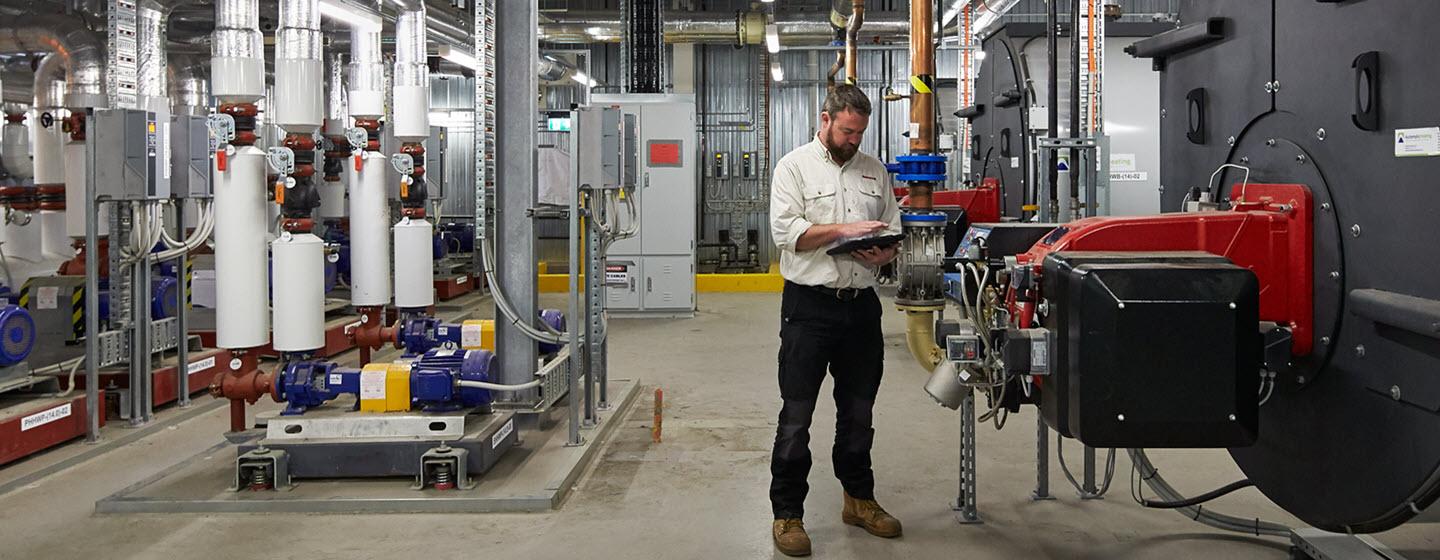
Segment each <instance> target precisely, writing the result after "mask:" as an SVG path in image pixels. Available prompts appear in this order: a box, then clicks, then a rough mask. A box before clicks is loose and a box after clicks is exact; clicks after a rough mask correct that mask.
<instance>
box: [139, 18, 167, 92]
mask: <svg viewBox="0 0 1440 560" xmlns="http://www.w3.org/2000/svg"><path fill="white" fill-rule="evenodd" d="M135 47H136V48H135V50H136V53H137V54H138V56H139V58H138V60H137V61H136V63H135V77H136V80H135V86H136V92H135V93H136V99H137V100H138V101H139V106H140V107H141V108H143V109H145V110H148V111H158V110H161V109H169V108H170V99H169V94H170V91H169V89H168V88H167V87H166V78H167V74H168V72H169V67H168V65H167V64H166V62H165V12H164V11H163V10H162V8H161V6H160V5H159V4H158V3H156V2H141V3H140V4H139V5H137V6H136V7H135Z"/></svg>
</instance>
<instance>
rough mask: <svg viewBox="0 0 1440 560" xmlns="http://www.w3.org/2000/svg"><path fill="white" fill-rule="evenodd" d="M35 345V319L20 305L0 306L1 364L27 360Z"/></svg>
mask: <svg viewBox="0 0 1440 560" xmlns="http://www.w3.org/2000/svg"><path fill="white" fill-rule="evenodd" d="M34 347H35V320H34V319H31V318H30V312H29V311H26V310H25V308H23V307H20V306H18V305H6V306H5V307H3V308H0V366H4V367H9V366H13V365H15V364H18V363H20V362H23V361H25V358H27V357H29V356H30V350H31V349H33V348H34Z"/></svg>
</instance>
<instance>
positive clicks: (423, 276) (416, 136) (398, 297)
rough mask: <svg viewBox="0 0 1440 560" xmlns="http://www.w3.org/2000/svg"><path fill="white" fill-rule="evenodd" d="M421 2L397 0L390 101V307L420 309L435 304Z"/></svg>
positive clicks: (427, 87) (405, 310)
mask: <svg viewBox="0 0 1440 560" xmlns="http://www.w3.org/2000/svg"><path fill="white" fill-rule="evenodd" d="M425 33H426V29H425V3H424V2H423V1H422V0H402V1H401V12H400V15H399V16H397V17H396V18H395V70H394V84H393V88H394V89H393V93H392V97H393V103H394V105H393V106H394V112H395V118H394V119H393V121H392V124H393V126H394V127H395V140H396V141H398V142H400V153H398V154H395V155H393V156H392V157H391V161H392V163H393V164H394V166H395V168H396V170H398V171H399V172H400V175H401V178H400V213H401V216H402V217H401V218H400V222H399V223H397V224H395V227H394V232H395V243H394V255H395V261H394V262H395V307H397V308H399V309H400V311H401V312H402V313H423V312H425V311H426V310H428V308H429V307H430V306H431V305H434V304H435V262H434V261H433V260H432V259H431V251H430V245H431V243H432V241H431V237H432V236H433V232H434V228H433V226H431V224H430V222H429V221H428V220H426V219H425V203H426V199H427V194H428V193H427V189H426V185H425V146H424V144H423V142H424V141H425V139H426V138H429V137H430V73H429V68H428V67H427V66H426V54H425Z"/></svg>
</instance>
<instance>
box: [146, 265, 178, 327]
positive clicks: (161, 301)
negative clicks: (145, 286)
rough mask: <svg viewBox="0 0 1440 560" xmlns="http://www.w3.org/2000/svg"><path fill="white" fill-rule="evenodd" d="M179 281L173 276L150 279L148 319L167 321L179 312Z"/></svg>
mask: <svg viewBox="0 0 1440 560" xmlns="http://www.w3.org/2000/svg"><path fill="white" fill-rule="evenodd" d="M179 307H180V281H179V280H176V279H175V278H174V277H173V276H155V277H152V278H151V279H150V318H151V319H157V320H158V319H169V318H171V317H174V316H175V314H176V313H178V312H179Z"/></svg>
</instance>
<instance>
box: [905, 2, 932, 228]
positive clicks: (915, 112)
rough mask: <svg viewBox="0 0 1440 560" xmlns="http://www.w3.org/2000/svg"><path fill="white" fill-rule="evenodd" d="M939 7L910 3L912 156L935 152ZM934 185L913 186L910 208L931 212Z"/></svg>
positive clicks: (911, 188) (913, 184) (917, 184)
mask: <svg viewBox="0 0 1440 560" xmlns="http://www.w3.org/2000/svg"><path fill="white" fill-rule="evenodd" d="M934 76H935V7H934V5H933V4H931V3H930V2H911V3H910V81H911V82H912V84H913V85H914V86H917V87H914V88H913V90H912V91H911V92H910V153H912V154H927V155H928V154H932V153H934V152H935V93H934V87H935V78H934ZM932 187H933V185H930V184H928V183H912V184H911V185H910V208H911V209H912V210H921V211H924V210H930V209H931V207H932V206H931V202H930V191H931V188H932Z"/></svg>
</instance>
